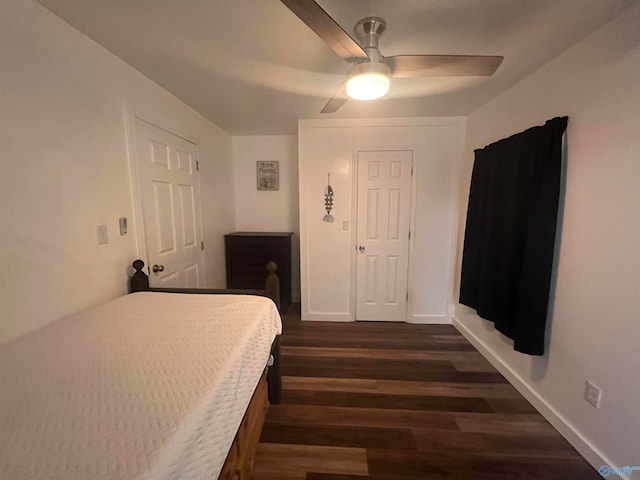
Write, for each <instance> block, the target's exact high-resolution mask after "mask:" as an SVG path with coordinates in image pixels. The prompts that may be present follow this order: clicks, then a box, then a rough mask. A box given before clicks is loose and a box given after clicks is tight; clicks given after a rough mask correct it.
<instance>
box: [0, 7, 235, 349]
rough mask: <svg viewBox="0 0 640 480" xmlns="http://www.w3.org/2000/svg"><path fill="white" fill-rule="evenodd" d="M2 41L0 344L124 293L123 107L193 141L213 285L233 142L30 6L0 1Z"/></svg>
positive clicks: (130, 247) (219, 271) (126, 193)
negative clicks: (102, 238) (105, 239)
mask: <svg viewBox="0 0 640 480" xmlns="http://www.w3.org/2000/svg"><path fill="white" fill-rule="evenodd" d="M0 32H1V33H0V35H1V38H0V65H1V66H2V67H1V68H0V104H1V106H2V107H1V111H0V112H1V113H0V122H1V123H0V145H1V146H2V156H1V157H0V267H1V268H0V319H1V320H0V342H2V341H6V340H8V339H10V338H13V337H16V336H19V335H21V334H23V333H25V332H28V331H30V330H32V329H34V328H36V327H38V326H41V325H43V324H46V323H48V322H50V321H52V320H54V319H56V318H59V317H61V316H64V315H66V314H69V313H71V312H74V311H77V310H79V309H82V308H84V307H87V306H90V305H92V304H95V303H97V302H100V301H103V300H107V299H109V298H113V297H115V296H118V295H121V294H124V293H126V289H127V275H126V271H127V266H128V265H129V264H130V263H131V261H132V260H134V259H135V258H136V256H137V245H136V241H135V238H136V232H135V225H134V222H133V221H134V218H133V207H132V196H131V193H130V179H129V165H128V154H127V141H126V133H125V110H127V109H128V110H129V111H130V112H133V113H135V114H138V115H140V116H142V117H143V118H146V119H148V120H151V121H158V122H161V123H162V124H164V125H168V126H171V127H175V128H176V129H177V130H178V131H180V132H183V133H186V134H189V135H193V136H195V137H197V138H198V139H199V146H198V150H199V157H200V161H201V167H202V168H201V171H202V184H203V187H204V188H203V207H204V219H205V243H206V244H207V251H206V270H207V284H208V285H210V286H212V287H213V286H223V285H224V257H223V241H222V234H223V233H224V232H226V231H228V230H230V229H232V228H233V224H234V212H233V208H232V207H230V206H231V205H232V202H225V201H224V199H227V198H232V197H233V187H232V185H230V182H229V180H228V179H229V178H231V175H232V174H233V171H232V164H231V137H230V136H229V135H228V134H226V133H225V132H224V131H222V130H221V129H220V128H218V127H216V126H215V125H213V124H212V123H210V122H209V121H207V120H206V119H204V118H203V117H202V116H200V115H199V114H197V113H196V112H194V111H193V110H192V109H190V108H188V107H187V106H186V105H184V104H183V103H182V102H180V101H179V100H177V99H176V98H175V97H173V96H172V95H170V94H169V93H167V92H166V91H164V90H163V89H161V88H160V87H159V86H157V85H156V84H154V83H152V82H151V81H150V80H148V79H147V78H145V77H143V76H142V75H141V74H139V73H138V72H136V71H135V70H133V69H132V68H131V67H129V66H128V65H126V64H125V63H124V62H122V61H121V60H120V59H118V58H117V57H115V56H114V55H112V54H111V53H109V52H108V51H106V50H105V49H104V48H103V47H101V46H99V45H97V44H96V43H95V42H93V41H92V40H90V39H89V38H88V37H86V36H84V35H83V34H81V33H80V32H78V31H77V30H75V29H74V28H72V27H70V26H69V25H68V24H67V23H66V22H64V21H63V20H61V19H59V18H58V17H56V16H55V15H53V14H52V13H50V12H49V11H48V10H46V9H45V8H43V7H42V6H41V5H39V4H37V3H35V2H34V1H32V0H19V1H18V0H5V1H2V2H0ZM121 216H126V217H128V218H129V219H130V228H129V234H128V235H127V236H124V237H121V236H120V235H119V233H118V229H117V225H118V218H119V217H121ZM99 224H105V225H107V227H108V232H109V239H110V242H109V244H108V245H97V238H96V226H97V225H99Z"/></svg>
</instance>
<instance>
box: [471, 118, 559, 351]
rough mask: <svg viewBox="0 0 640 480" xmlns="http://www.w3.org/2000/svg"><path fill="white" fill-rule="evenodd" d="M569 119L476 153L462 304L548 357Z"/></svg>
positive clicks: (517, 345) (517, 343) (519, 346)
mask: <svg viewBox="0 0 640 480" xmlns="http://www.w3.org/2000/svg"><path fill="white" fill-rule="evenodd" d="M566 127H567V117H562V118H554V119H552V120H549V121H548V122H546V124H545V125H543V126H537V127H533V128H530V129H528V130H525V131H524V132H521V133H518V134H516V135H513V136H511V137H509V138H506V139H504V140H500V141H498V142H495V143H492V144H490V145H488V146H486V147H484V148H482V149H479V150H476V151H475V161H474V165H473V173H472V176H471V189H470V192H469V208H468V211H467V222H466V230H465V237H464V250H463V255H462V276H461V283H460V303H462V304H464V305H467V306H469V307H471V308H474V309H475V310H476V311H477V313H478V315H479V316H480V317H482V318H484V319H486V320H490V321H492V322H494V324H495V327H496V329H497V330H498V331H499V332H501V333H503V334H504V335H506V336H507V337H509V338H511V339H512V340H513V341H514V349H515V350H517V351H519V352H522V353H526V354H529V355H543V354H544V343H545V326H546V323H547V312H548V306H549V294H550V285H551V273H552V268H553V255H554V245H555V238H556V225H557V218H558V203H559V196H560V182H561V173H562V137H563V134H564V132H565V130H566Z"/></svg>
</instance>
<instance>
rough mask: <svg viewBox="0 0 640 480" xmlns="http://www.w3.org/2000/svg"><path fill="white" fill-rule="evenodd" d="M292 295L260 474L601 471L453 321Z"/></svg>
mask: <svg viewBox="0 0 640 480" xmlns="http://www.w3.org/2000/svg"><path fill="white" fill-rule="evenodd" d="M295 307H296V305H294V306H293V308H292V309H291V310H290V313H289V314H288V315H287V316H286V317H285V318H284V334H283V337H282V365H281V368H282V375H283V382H282V383H283V398H282V404H281V405H272V406H271V407H270V408H269V412H268V414H267V419H266V423H265V426H264V429H263V432H262V437H261V439H260V445H259V447H258V454H257V457H256V461H255V466H254V472H253V475H252V478H253V479H254V480H366V479H370V480H391V479H396V480H403V479H407V480H409V479H411V480H415V479H444V478H446V479H495V480H503V479H525V480H528V479H562V480H573V479H580V480H582V479H598V478H601V477H600V475H598V473H597V472H596V471H595V470H594V469H592V467H591V466H590V465H589V464H588V463H587V462H586V461H585V460H584V459H583V458H582V457H581V456H580V455H579V454H578V453H577V452H576V451H575V450H574V449H573V447H571V445H569V444H568V443H567V442H566V441H565V440H564V439H563V438H562V437H561V436H560V434H558V433H557V432H556V430H554V429H553V427H551V425H549V423H547V421H546V420H545V419H544V418H543V417H542V416H541V415H540V414H538V413H537V412H536V410H535V409H534V408H533V407H532V406H531V405H530V404H529V403H528V402H527V401H526V400H525V399H524V398H523V397H522V396H521V395H520V394H519V393H518V392H517V391H516V390H515V389H514V388H513V387H512V386H511V385H510V384H509V383H508V382H507V381H506V380H505V379H504V377H502V375H500V374H499V373H498V372H497V371H496V370H495V369H494V368H493V367H492V366H491V364H489V362H487V361H486V360H485V359H484V358H483V357H482V355H480V353H478V352H477V351H476V350H475V348H474V347H473V346H472V345H471V344H469V342H467V340H466V339H465V338H464V337H463V336H462V335H461V334H460V333H458V331H457V330H456V329H455V328H454V327H452V326H450V325H409V324H398V323H395V324H390V323H373V322H357V323H329V322H322V323H320V322H301V321H300V315H299V311H298V310H296V308H295Z"/></svg>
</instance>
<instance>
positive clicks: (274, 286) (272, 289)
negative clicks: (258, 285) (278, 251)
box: [264, 261, 280, 311]
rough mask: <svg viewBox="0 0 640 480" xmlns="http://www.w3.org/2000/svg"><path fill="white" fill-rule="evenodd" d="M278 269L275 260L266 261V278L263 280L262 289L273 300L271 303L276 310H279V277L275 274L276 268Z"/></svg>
mask: <svg viewBox="0 0 640 480" xmlns="http://www.w3.org/2000/svg"><path fill="white" fill-rule="evenodd" d="M277 269H278V264H277V263H276V262H273V261H271V262H269V263H267V272H269V273H268V274H267V278H266V279H265V281H264V289H265V291H266V293H267V296H268V297H269V298H270V299H271V300H273V303H275V304H276V307H278V311H280V279H279V278H278V275H276V270H277Z"/></svg>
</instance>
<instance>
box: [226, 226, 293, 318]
mask: <svg viewBox="0 0 640 480" xmlns="http://www.w3.org/2000/svg"><path fill="white" fill-rule="evenodd" d="M292 235H293V232H234V233H229V234H227V235H225V236H224V245H225V253H226V264H227V288H264V277H265V274H266V270H265V265H266V264H267V262H269V261H271V260H273V261H274V262H276V263H277V264H278V270H277V271H276V273H277V274H278V277H280V310H281V311H282V313H285V312H286V311H287V309H288V308H289V305H291V237H292Z"/></svg>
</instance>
